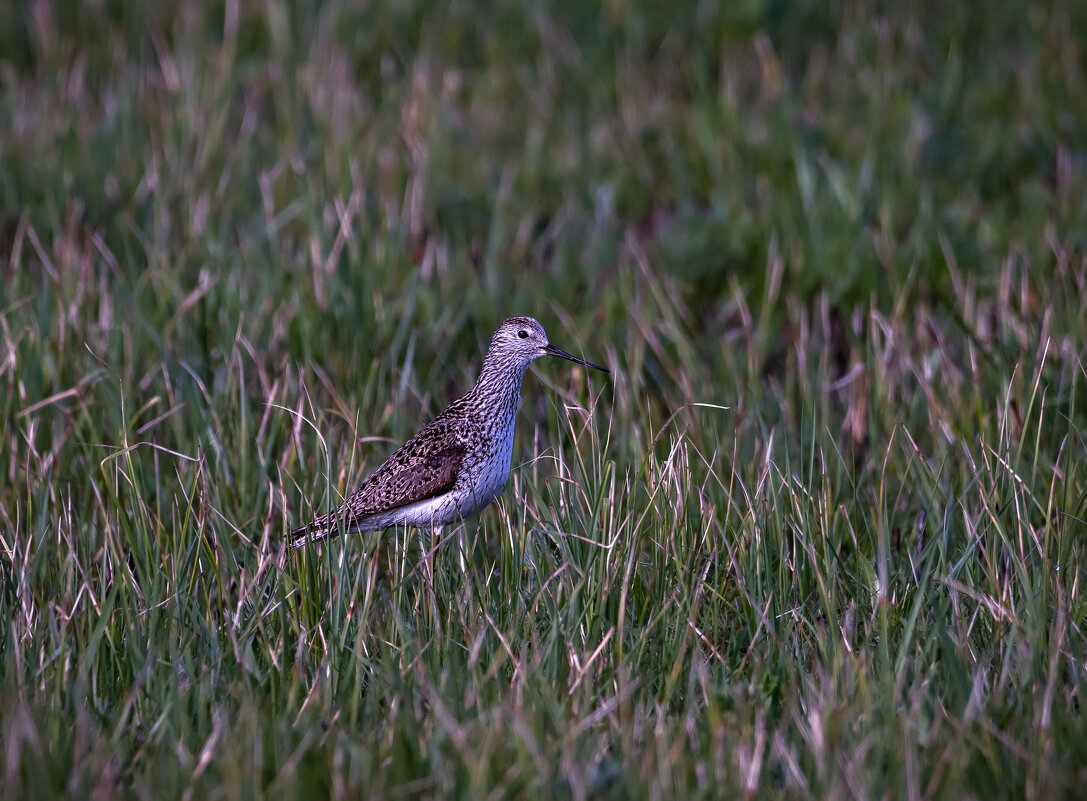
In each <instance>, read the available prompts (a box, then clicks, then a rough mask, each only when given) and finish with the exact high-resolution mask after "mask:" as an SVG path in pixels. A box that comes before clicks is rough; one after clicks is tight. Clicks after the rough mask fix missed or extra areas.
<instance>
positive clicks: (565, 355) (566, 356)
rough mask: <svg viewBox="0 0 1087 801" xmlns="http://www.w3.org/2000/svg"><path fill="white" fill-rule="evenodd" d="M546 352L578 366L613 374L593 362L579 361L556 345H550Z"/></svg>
mask: <svg viewBox="0 0 1087 801" xmlns="http://www.w3.org/2000/svg"><path fill="white" fill-rule="evenodd" d="M544 350H545V351H547V352H548V353H550V354H551V355H552V356H561V357H562V358H564V359H569V360H570V361H572V362H577V363H578V364H584V365H585V366H586V367H591V368H593V369H594V370H601V371H603V372H605V373H610V372H611V370H609V369H608V368H607V367H601V366H600V365H599V364H593V363H592V362H587V361H585V360H584V359H579V358H578V357H577V356H571V355H570V354H569V353H567V352H566V351H564V350H563V349H562V348H556V347H555V346H554V345H552V344H550V343H548V345H547V347H546V348H544Z"/></svg>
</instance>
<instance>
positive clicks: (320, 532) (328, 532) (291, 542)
mask: <svg viewBox="0 0 1087 801" xmlns="http://www.w3.org/2000/svg"><path fill="white" fill-rule="evenodd" d="M336 533H338V532H337V530H336V529H335V528H331V527H329V525H328V524H327V523H320V522H318V521H316V520H315V521H313V522H312V523H309V524H307V525H305V526H299V527H298V528H296V529H295V530H294V531H292V532H291V533H290V534H288V535H287V545H288V546H289V548H290V549H292V550H293V549H295V548H301V547H303V546H304V545H306V544H308V543H311V542H320V541H321V540H327V539H328V538H329V537H330V536H332V535H334V534H336Z"/></svg>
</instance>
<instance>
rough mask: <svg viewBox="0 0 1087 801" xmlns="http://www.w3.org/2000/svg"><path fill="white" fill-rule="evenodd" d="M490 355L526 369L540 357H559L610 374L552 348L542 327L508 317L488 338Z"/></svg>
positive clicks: (594, 365)
mask: <svg viewBox="0 0 1087 801" xmlns="http://www.w3.org/2000/svg"><path fill="white" fill-rule="evenodd" d="M490 353H493V354H496V355H501V356H503V357H506V358H513V359H514V360H516V361H517V362H519V363H521V364H523V365H524V366H526V367H527V366H528V365H529V364H530V363H532V362H534V361H536V360H537V359H539V358H540V357H541V356H559V357H561V358H563V359H569V360H570V361H572V362H577V363H578V364H583V365H585V366H586V367H592V368H593V369H594V370H603V371H604V372H605V373H607V372H610V371H609V370H608V369H607V368H606V367H601V366H600V365H599V364H593V363H592V362H587V361H585V360H584V359H579V358H578V357H577V356H572V355H570V354H569V353H567V352H566V351H564V350H562V349H561V348H556V347H555V346H554V345H552V344H551V343H550V342H549V341H548V339H547V332H546V331H544V328H543V326H542V325H540V324H539V323H538V322H537V321H536V320H533V319H532V318H531V317H510V318H509V319H507V320H503V321H502V324H501V325H500V326H498V329H497V330H496V331H495V332H494V336H493V337H491V347H490Z"/></svg>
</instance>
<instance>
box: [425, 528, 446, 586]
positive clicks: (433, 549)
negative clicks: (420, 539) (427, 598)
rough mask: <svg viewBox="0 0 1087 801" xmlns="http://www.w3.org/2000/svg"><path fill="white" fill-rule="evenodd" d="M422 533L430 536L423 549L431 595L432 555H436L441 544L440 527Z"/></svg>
mask: <svg viewBox="0 0 1087 801" xmlns="http://www.w3.org/2000/svg"><path fill="white" fill-rule="evenodd" d="M424 531H426V532H427V534H429V535H430V537H429V539H430V542H429V543H425V544H424V546H423V549H424V551H425V561H426V574H427V581H428V582H429V583H430V591H431V593H433V592H434V554H435V553H437V551H438V546H439V545H441V542H442V527H441V526H434V527H432V528H430V529H424ZM428 546H429V547H428Z"/></svg>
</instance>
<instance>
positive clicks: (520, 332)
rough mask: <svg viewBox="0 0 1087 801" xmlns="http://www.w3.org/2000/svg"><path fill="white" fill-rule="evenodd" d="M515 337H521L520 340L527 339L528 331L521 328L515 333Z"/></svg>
mask: <svg viewBox="0 0 1087 801" xmlns="http://www.w3.org/2000/svg"><path fill="white" fill-rule="evenodd" d="M517 336H519V337H521V339H528V331H526V330H525V329H523V328H522V329H521V330H520V331H518V332H517Z"/></svg>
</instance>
